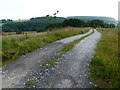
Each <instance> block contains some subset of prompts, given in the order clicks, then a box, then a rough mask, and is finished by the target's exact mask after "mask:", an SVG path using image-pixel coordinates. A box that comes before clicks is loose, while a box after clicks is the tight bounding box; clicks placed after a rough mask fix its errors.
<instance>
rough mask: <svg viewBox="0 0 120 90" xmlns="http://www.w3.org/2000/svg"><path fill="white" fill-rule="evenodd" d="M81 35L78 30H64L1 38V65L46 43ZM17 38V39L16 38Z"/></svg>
mask: <svg viewBox="0 0 120 90" xmlns="http://www.w3.org/2000/svg"><path fill="white" fill-rule="evenodd" d="M88 30H89V29H83V30H82V31H88ZM80 33H81V29H79V28H64V29H58V30H52V31H51V32H44V33H36V34H34V35H29V34H28V35H27V38H26V36H25V35H24V34H21V35H13V36H8V37H6V36H3V39H2V44H3V46H2V62H3V63H2V64H3V66H4V65H5V64H8V63H10V62H12V61H14V60H16V59H17V58H19V56H21V55H25V54H26V53H28V52H31V51H33V50H35V49H37V48H41V47H43V46H44V45H46V44H48V43H52V42H54V41H56V40H60V39H63V38H65V37H70V36H73V35H77V34H80ZM18 36H19V37H18Z"/></svg>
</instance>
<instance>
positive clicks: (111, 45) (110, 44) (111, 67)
mask: <svg viewBox="0 0 120 90" xmlns="http://www.w3.org/2000/svg"><path fill="white" fill-rule="evenodd" d="M98 30H99V31H100V32H101V34H102V38H101V40H100V42H99V43H98V44H97V51H96V54H95V56H94V57H93V59H92V61H91V63H90V73H91V75H90V77H91V78H92V79H93V80H95V83H94V84H93V85H92V87H94V88H120V73H119V60H118V49H119V48H118V29H98Z"/></svg>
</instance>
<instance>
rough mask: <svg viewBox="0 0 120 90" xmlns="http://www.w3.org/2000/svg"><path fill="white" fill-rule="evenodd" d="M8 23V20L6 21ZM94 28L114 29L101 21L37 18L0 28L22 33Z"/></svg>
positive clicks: (11, 23) (5, 30)
mask: <svg viewBox="0 0 120 90" xmlns="http://www.w3.org/2000/svg"><path fill="white" fill-rule="evenodd" d="M8 21H9V20H8ZM69 26H70V27H94V28H115V25H114V24H108V23H104V21H103V20H99V19H96V20H88V21H84V20H80V19H66V18H60V17H49V16H46V17H39V18H31V19H30V20H29V21H24V22H13V21H9V23H5V24H4V25H3V26H2V31H3V32H24V31H37V32H43V31H47V30H48V29H53V28H60V27H69Z"/></svg>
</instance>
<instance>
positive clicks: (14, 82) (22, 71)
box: [2, 30, 101, 88]
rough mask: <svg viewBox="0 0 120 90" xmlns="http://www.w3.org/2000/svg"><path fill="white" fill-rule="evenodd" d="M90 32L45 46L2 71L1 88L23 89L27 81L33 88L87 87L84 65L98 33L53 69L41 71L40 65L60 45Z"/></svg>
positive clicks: (88, 59) (61, 59)
mask: <svg viewBox="0 0 120 90" xmlns="http://www.w3.org/2000/svg"><path fill="white" fill-rule="evenodd" d="M91 32H92V30H90V31H89V32H88V33H86V34H83V35H76V36H73V37H69V38H66V39H63V40H59V41H57V42H55V43H52V44H49V45H46V46H45V47H43V48H41V49H38V50H36V51H34V52H31V53H28V54H27V55H25V56H22V57H21V58H20V59H19V60H17V61H15V62H13V63H11V64H9V65H8V66H6V67H4V68H2V87H3V88H24V87H25V86H26V85H25V84H26V83H27V82H29V81H30V80H31V81H32V82H34V83H33V85H32V86H33V87H36V88H49V87H51V88H53V87H54V88H56V87H62V88H63V87H68V88H70V87H88V86H89V80H88V79H87V74H88V69H89V68H88V66H89V62H90V60H91V58H92V56H93V55H94V53H95V48H96V43H97V42H98V41H99V39H100V37H101V34H100V33H99V32H97V31H95V32H94V34H92V35H91V36H89V37H87V38H85V39H84V40H82V41H81V42H80V43H78V44H77V45H76V46H75V47H74V49H73V50H71V51H70V52H68V53H66V54H65V55H63V57H61V58H59V60H60V62H59V63H58V64H57V65H56V66H55V67H52V68H49V69H45V68H43V67H42V62H44V61H47V60H53V59H54V58H55V56H56V54H59V51H60V49H62V48H63V47H64V46H66V45H67V44H69V43H70V42H72V41H74V40H76V39H79V38H81V37H83V36H85V35H87V34H89V33H91Z"/></svg>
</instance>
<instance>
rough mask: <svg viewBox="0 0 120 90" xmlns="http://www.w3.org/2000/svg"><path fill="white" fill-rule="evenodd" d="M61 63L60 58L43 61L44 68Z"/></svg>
mask: <svg viewBox="0 0 120 90" xmlns="http://www.w3.org/2000/svg"><path fill="white" fill-rule="evenodd" d="M58 63H59V60H48V61H44V62H42V67H43V68H44V69H49V68H52V67H54V66H55V65H57V64H58Z"/></svg>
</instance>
